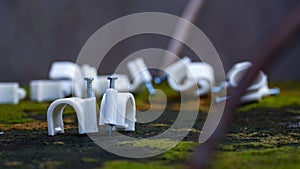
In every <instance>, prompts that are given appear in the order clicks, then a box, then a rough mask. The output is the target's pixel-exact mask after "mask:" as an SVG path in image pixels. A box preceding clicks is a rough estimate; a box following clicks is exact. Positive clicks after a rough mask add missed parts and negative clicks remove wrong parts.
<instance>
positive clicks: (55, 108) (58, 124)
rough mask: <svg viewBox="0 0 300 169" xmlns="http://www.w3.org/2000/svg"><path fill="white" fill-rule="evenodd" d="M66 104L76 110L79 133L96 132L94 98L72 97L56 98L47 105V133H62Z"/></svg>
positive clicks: (51, 134) (52, 134)
mask: <svg viewBox="0 0 300 169" xmlns="http://www.w3.org/2000/svg"><path fill="white" fill-rule="evenodd" d="M67 105H69V106H71V107H72V108H74V110H75V112H76V115H77V119H78V130H79V134H85V133H94V132H98V125H97V115H96V113H97V112H96V98H95V97H93V98H87V99H81V98H77V97H73V98H65V99H58V100H56V101H54V102H53V103H52V104H51V105H50V106H49V108H48V111H47V122H48V135H50V136H54V135H55V134H57V133H64V123H63V111H64V108H65V107H66V106H67Z"/></svg>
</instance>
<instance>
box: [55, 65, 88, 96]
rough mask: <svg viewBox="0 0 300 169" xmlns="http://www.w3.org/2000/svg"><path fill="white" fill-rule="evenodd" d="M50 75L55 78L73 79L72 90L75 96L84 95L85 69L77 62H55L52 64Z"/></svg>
mask: <svg viewBox="0 0 300 169" xmlns="http://www.w3.org/2000/svg"><path fill="white" fill-rule="evenodd" d="M49 77H50V79H53V80H72V83H73V84H72V86H71V90H73V93H74V96H76V97H82V96H83V95H84V93H83V92H84V91H85V90H84V89H85V85H84V84H85V83H84V81H83V80H82V79H83V78H84V75H83V71H82V70H81V68H80V67H79V66H78V65H76V64H75V63H73V62H54V63H53V64H52V66H51V69H50V72H49Z"/></svg>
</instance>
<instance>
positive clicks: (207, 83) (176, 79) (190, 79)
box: [167, 61, 215, 96]
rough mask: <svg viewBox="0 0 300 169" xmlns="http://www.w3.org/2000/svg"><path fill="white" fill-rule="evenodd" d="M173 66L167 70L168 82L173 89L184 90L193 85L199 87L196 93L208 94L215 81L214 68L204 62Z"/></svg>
mask: <svg viewBox="0 0 300 169" xmlns="http://www.w3.org/2000/svg"><path fill="white" fill-rule="evenodd" d="M176 68H177V69H175V67H173V70H172V72H169V76H168V79H167V81H168V84H169V85H170V87H171V88H172V89H173V90H175V91H186V90H189V89H190V88H192V87H194V86H196V85H197V86H198V87H199V89H198V90H197V91H195V94H196V95H199V96H201V95H205V94H208V93H209V92H210V90H211V86H212V85H213V84H214V82H215V78H214V70H213V68H212V66H211V65H209V64H207V63H204V62H191V63H189V62H187V61H186V63H185V64H184V65H181V66H178V67H176Z"/></svg>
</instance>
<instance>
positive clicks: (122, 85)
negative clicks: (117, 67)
mask: <svg viewBox="0 0 300 169" xmlns="http://www.w3.org/2000/svg"><path fill="white" fill-rule="evenodd" d="M112 76H116V77H118V83H116V84H115V89H116V90H118V91H120V92H128V91H129V86H130V81H129V79H128V77H127V76H126V75H124V74H114V75H112ZM107 77H109V76H108V75H103V76H98V78H97V81H96V82H95V85H94V86H95V90H96V93H97V94H98V95H99V96H102V95H103V94H104V93H105V92H106V89H108V88H109V81H108V80H107Z"/></svg>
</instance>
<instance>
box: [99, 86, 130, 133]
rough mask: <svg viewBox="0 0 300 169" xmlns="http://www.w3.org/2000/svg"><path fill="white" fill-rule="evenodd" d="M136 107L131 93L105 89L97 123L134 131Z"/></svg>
mask: <svg viewBox="0 0 300 169" xmlns="http://www.w3.org/2000/svg"><path fill="white" fill-rule="evenodd" d="M135 122H136V107H135V99H134V97H133V95H132V94H131V93H118V91H117V90H115V89H107V90H106V93H105V94H104V96H103V98H102V101H101V107H100V118H99V125H105V124H108V125H112V126H114V129H116V130H125V131H135Z"/></svg>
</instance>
